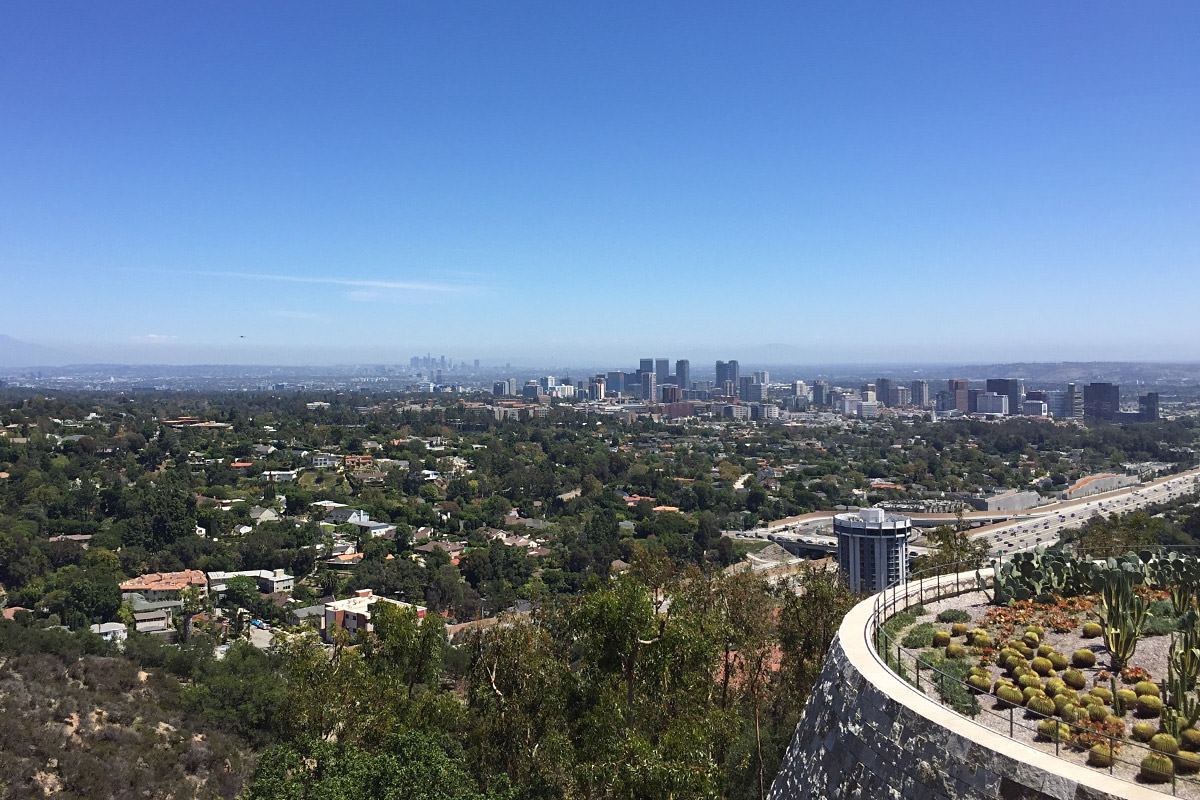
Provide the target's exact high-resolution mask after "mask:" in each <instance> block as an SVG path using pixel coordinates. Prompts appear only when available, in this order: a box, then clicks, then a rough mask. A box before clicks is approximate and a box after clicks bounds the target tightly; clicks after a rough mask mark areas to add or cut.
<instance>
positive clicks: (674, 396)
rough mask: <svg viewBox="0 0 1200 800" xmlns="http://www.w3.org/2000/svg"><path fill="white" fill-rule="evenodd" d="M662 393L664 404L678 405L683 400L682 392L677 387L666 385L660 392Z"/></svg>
mask: <svg viewBox="0 0 1200 800" xmlns="http://www.w3.org/2000/svg"><path fill="white" fill-rule="evenodd" d="M660 391H661V392H662V401H663V402H664V403H678V402H679V401H680V400H682V399H683V392H682V391H680V389H679V387H678V386H675V385H673V384H667V385H666V386H664V387H662V389H661V390H660Z"/></svg>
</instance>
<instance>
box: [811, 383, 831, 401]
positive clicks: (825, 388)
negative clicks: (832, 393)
mask: <svg viewBox="0 0 1200 800" xmlns="http://www.w3.org/2000/svg"><path fill="white" fill-rule="evenodd" d="M812 401H813V405H814V406H827V405H829V384H828V383H826V382H825V381H813V388H812Z"/></svg>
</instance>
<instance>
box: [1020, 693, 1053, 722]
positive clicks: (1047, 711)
mask: <svg viewBox="0 0 1200 800" xmlns="http://www.w3.org/2000/svg"><path fill="white" fill-rule="evenodd" d="M1025 708H1026V709H1028V710H1029V711H1032V712H1033V713H1034V714H1040V715H1042V716H1043V717H1049V716H1053V715H1054V713H1055V711H1056V709H1055V708H1054V701H1053V700H1051V699H1050V698H1049V697H1046V696H1045V695H1037V696H1035V697H1031V698H1029V700H1028V702H1026V703H1025Z"/></svg>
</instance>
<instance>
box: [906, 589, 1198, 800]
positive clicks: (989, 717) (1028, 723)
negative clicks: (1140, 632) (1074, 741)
mask: <svg viewBox="0 0 1200 800" xmlns="http://www.w3.org/2000/svg"><path fill="white" fill-rule="evenodd" d="M989 608H993V606H991V605H990V604H989V603H988V601H987V598H986V596H985V595H984V594H983V592H970V593H967V594H963V595H958V596H956V597H949V598H945V599H943V600H938V601H936V602H932V603H926V604H925V609H926V612H927V613H926V614H925V615H924V616H922V617H919V618H918V620H917V623H921V622H933V623H934V624H935V626H936V627H937V628H938V629H939V630H941V629H945V630H947V631H948V630H949V629H950V625H949V623H939V622H937V621H936V617H937V614H938V613H940V612H942V611H945V610H946V609H961V610H964V611H966V612H968V613H969V614H970V615H971V619H972V622H971V623H968V625H969V627H986V626H985V622H986V617H985V616H984V615H985V612H986V611H987V609H989ZM1094 618H1095V616H1094V614H1093V615H1090V616H1089V615H1084V616H1083V617H1082V619H1083V621H1087V620H1088V619H1094ZM1082 627H1083V626H1082V624H1080V625H1079V626H1078V627H1077V628H1076V629H1075V630H1074V631H1072V632H1070V633H1056V632H1055V631H1052V630H1050V629H1049V628H1047V629H1046V634H1045V636H1044V637H1043V639H1042V642H1043V643H1044V644H1050V645H1052V646H1053V647H1054V648H1055V649H1056V650H1058V651H1059V652H1061V653H1063V654H1065V655H1066V656H1067V657H1068V658H1069V657H1070V655H1071V653H1073V652H1075V651H1076V650H1078V649H1082V648H1086V649H1089V650H1092V651H1094V652H1095V653H1096V666H1095V667H1093V668H1090V669H1081V670H1080V671H1081V672H1083V673H1084V675H1085V676H1086V677H1087V679H1088V688H1091V687H1092V685H1093V679H1094V678H1095V676H1096V673H1098V672H1099V671H1100V670H1102V669H1109V670H1110V671H1113V670H1112V669H1111V668H1112V664H1111V661H1110V659H1109V654H1108V650H1107V648H1105V646H1104V643H1103V640H1102V639H1100V638H1095V639H1085V638H1083V636H1082V635H1081V633H1080V630H1081V629H1082ZM1020 630H1021V627H1018V632H1019V631H1020ZM903 633H904V632H903V631H902V632H901V633H900V635H899V636H898V637H897V640H899V639H901V638H903ZM993 638H994V639H997V645H999V640H998V637H996V636H993ZM1170 647H1171V637H1170V636H1148V637H1143V638H1142V639H1140V640H1139V641H1138V645H1137V650H1136V651H1135V652H1134V655H1133V658H1131V659H1130V663H1129V665H1130V666H1133V667H1142V668H1144V669H1146V670H1148V671H1149V672H1150V674H1151V676H1152V680H1155V681H1158V680H1161V679H1162V678H1163V677H1165V676H1166V671H1167V653H1168V652H1169V650H1170ZM997 649H999V646H997ZM906 661H907V660H906ZM968 662H969V663H970V664H971V665H972V666H974V665H975V664H977V663H978V658H977V657H968ZM908 667H909V669H910V678H911V663H908ZM990 671H991V674H992V679H993V681H994V680H995V679H996V678H998V677H1000V676H1001V675H1002V674H1003V672H1002V670H1001V669H1000V668H999V667H997V666H994V665H993V666H992V667H990ZM1114 674H1117V673H1115V671H1114ZM1101 685H1103V686H1107V685H1108V684H1107V682H1104V683H1102V684H1101ZM1117 686H1118V688H1122V687H1123V686H1125V685H1124V684H1122V683H1121V679H1120V675H1119V674H1117ZM922 688H923V689H925V691H926V693H927V694H929V695H930V696H931V697H932V698H933V699H938V697H937V693H936V691H934V690H933V689H931V688H928V684H926V683H925V682H924V681H922ZM1129 688H1131V687H1129ZM979 701H980V705H981V706H982V708H983V711H982V712H981V713H980V714H979V715H978V716H976V717H974V721H975V722H976V723H978V724H980V725H983V726H984V727H986V728H990V729H992V730H994V731H997V732H999V733H1002V734H1004V735H1005V736H1007V735H1009V729H1010V728H1009V726H1010V724H1011V725H1012V726H1013V728H1014V730H1015V735H1014V738H1016V739H1018V740H1020V741H1023V742H1025V743H1026V744H1027V745H1029V746H1030V747H1034V748H1037V749H1038V750H1041V751H1043V752H1047V753H1052V754H1053V753H1055V745H1054V744H1053V743H1051V742H1039V741H1035V739H1034V737H1035V736H1036V734H1037V731H1036V726H1037V723H1038V720H1039V719H1040V718H1029V717H1027V716H1026V713H1025V711H1024V710H1023V709H1017V710H1015V711H1013V712H1012V715H1011V720H1010V713H1009V711H1008V710H994V705H995V703H994V698H990V697H989V696H986V695H981V696H979ZM1141 721H1144V720H1139V719H1137V718H1136V717H1135V716H1134V715H1133V713H1132V712H1130V713H1127V714H1126V715H1125V729H1126V732H1127V733H1128V731H1130V730H1131V729H1132V727H1133V724H1134V723H1135V722H1141ZM1150 722H1152V723H1153V722H1156V721H1155V720H1150ZM1022 726H1024V730H1022ZM1135 744H1136V743H1133V742H1129V743H1127V744H1126V745H1125V746H1124V747H1123V748H1122V749H1121V750H1120V751H1119V752H1118V754H1117V759H1118V762H1119V763H1117V764H1115V765H1114V766H1113V770H1112V772H1113V774H1114V775H1115V776H1117V777H1119V778H1123V779H1125V780H1128V781H1133V782H1136V783H1139V784H1140V783H1143V781H1142V780H1141V779H1140V778H1138V777H1137V773H1138V765H1139V763H1140V762H1141V759H1142V757H1143V756H1144V755H1145V754H1146V753H1147V752H1149V751H1148V750H1146V749H1145V748H1144V746H1142V745H1137V746H1135ZM1058 755H1059V757H1061V758H1065V759H1068V760H1070V761H1074V762H1076V763H1079V764H1083V763H1085V762H1086V760H1087V753H1086V751H1082V752H1081V751H1076V750H1072V749H1070V748H1068V747H1066V746H1060V748H1059V750H1058ZM1092 769H1096V770H1097V771H1098V772H1099V771H1101V770H1100V769H1099V768H1096V767H1092ZM1179 777H1180V779H1179V780H1177V781H1176V789H1175V793H1176V795H1177V796H1179V797H1188V798H1196V800H1200V775H1191V776H1186V779H1184V777H1183V776H1179ZM1145 785H1146V786H1148V787H1149V788H1156V789H1159V790H1160V791H1163V792H1165V793H1166V794H1167V795H1170V794H1171V784H1169V783H1167V784H1159V785H1154V784H1145Z"/></svg>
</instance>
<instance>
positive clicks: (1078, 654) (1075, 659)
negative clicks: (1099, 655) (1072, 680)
mask: <svg viewBox="0 0 1200 800" xmlns="http://www.w3.org/2000/svg"><path fill="white" fill-rule="evenodd" d="M1071 664H1072V665H1073V666H1076V667H1094V666H1096V654H1095V653H1093V652H1092V651H1091V650H1082V649H1081V650H1076V651H1075V652H1074V653H1072V654H1071Z"/></svg>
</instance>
